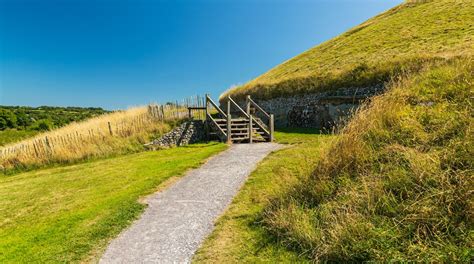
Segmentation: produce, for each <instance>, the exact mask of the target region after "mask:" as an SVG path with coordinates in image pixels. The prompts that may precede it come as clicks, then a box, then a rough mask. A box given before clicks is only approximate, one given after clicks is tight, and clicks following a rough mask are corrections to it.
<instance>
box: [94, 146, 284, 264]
mask: <svg viewBox="0 0 474 264" xmlns="http://www.w3.org/2000/svg"><path fill="white" fill-rule="evenodd" d="M279 148H280V145H278V144H275V143H259V144H235V145H232V146H231V147H230V148H229V149H227V150H226V151H224V152H222V153H220V154H218V155H217V156H215V157H213V158H211V159H210V160H209V161H208V162H207V163H206V164H204V165H203V166H201V167H200V168H198V169H195V170H192V171H189V172H188V173H187V174H186V175H185V176H184V177H183V178H182V179H180V180H179V181H178V182H177V183H175V184H174V185H173V186H171V187H170V188H168V189H166V190H165V191H163V192H159V193H156V194H153V195H151V196H150V197H148V198H147V204H148V207H147V209H146V210H145V212H144V213H143V215H142V216H141V217H140V219H138V220H137V221H135V222H134V223H133V224H132V226H131V227H130V228H128V229H127V230H125V231H124V232H122V233H121V234H120V235H119V236H118V237H117V238H116V239H115V240H113V241H112V242H111V244H110V245H109V246H108V248H107V250H106V252H105V254H104V255H103V256H102V258H101V260H100V263H188V262H190V261H191V258H192V256H193V254H194V252H195V251H196V250H197V249H198V248H199V246H200V244H201V243H202V241H203V240H204V239H205V238H206V236H207V235H209V234H210V232H211V231H212V229H213V226H214V225H213V224H214V221H215V220H216V218H217V217H218V216H219V215H220V214H221V213H222V212H223V211H224V210H225V208H226V207H227V206H228V205H229V204H230V202H231V201H232V198H233V197H234V196H235V195H236V194H237V192H238V190H239V188H240V187H241V185H242V184H243V183H244V182H245V180H246V178H247V176H248V175H249V174H250V173H251V172H252V170H253V169H254V168H255V167H256V165H257V163H258V162H259V161H261V160H262V159H263V158H264V157H265V156H267V155H268V154H269V153H270V152H272V151H274V150H277V149H279Z"/></svg>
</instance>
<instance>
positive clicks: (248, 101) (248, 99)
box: [245, 95, 250, 115]
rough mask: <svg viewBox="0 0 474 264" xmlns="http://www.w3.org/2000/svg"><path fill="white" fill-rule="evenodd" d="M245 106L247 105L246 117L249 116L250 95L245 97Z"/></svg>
mask: <svg viewBox="0 0 474 264" xmlns="http://www.w3.org/2000/svg"><path fill="white" fill-rule="evenodd" d="M245 102H246V105H247V109H246V110H247V115H250V95H247V98H246V99H245Z"/></svg>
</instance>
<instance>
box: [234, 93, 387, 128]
mask: <svg viewBox="0 0 474 264" xmlns="http://www.w3.org/2000/svg"><path fill="white" fill-rule="evenodd" d="M383 90H384V87H383V85H377V86H373V87H366V88H346V89H338V90H337V91H331V92H322V93H315V94H307V95H297V96H291V97H280V98H274V99H270V100H254V101H256V103H257V104H258V105H260V106H261V107H262V108H263V109H264V110H265V111H267V112H269V113H272V114H274V118H275V126H276V127H313V128H318V129H331V128H332V127H334V126H335V125H337V124H340V123H341V122H344V121H345V120H347V118H348V117H349V116H350V115H351V113H352V112H353V111H354V110H355V109H356V108H357V107H358V106H359V105H360V104H361V102H363V101H365V100H367V98H370V97H371V96H374V95H376V94H379V93H381V92H382V91H383ZM240 104H242V105H244V104H245V103H242V102H241V103H240Z"/></svg>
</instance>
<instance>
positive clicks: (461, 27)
mask: <svg viewBox="0 0 474 264" xmlns="http://www.w3.org/2000/svg"><path fill="white" fill-rule="evenodd" d="M472 21H474V4H473V2H472V1H455V0H438V1H408V2H406V3H404V4H401V5H400V6H397V7H395V8H392V9H390V10H388V11H386V12H385V13H382V14H380V15H378V16H376V17H374V18H371V19H369V20H368V21H366V22H364V23H362V24H361V25H359V26H357V27H355V28H353V29H351V30H349V31H347V32H346V33H344V34H342V35H340V36H338V37H336V38H334V39H331V40H329V41H327V42H325V43H322V44H321V45H318V46H316V47H314V48H312V49H310V50H308V51H306V52H304V53H302V54H301V55H298V56H296V57H294V58H292V59H290V60H288V61H286V62H284V63H282V64H281V65H279V66H277V67H275V68H273V69H271V70H270V71H268V72H267V73H265V74H263V75H261V76H260V77H258V78H256V79H254V80H252V81H250V82H249V83H247V84H245V85H243V86H240V87H236V88H235V89H232V90H229V91H227V92H226V93H225V94H224V95H231V96H233V97H236V98H243V96H245V95H246V94H251V95H252V96H254V97H256V98H265V99H269V98H273V97H279V96H286V95H295V94H304V93H311V92H317V91H324V90H331V89H337V88H340V87H355V86H366V85H371V84H374V83H383V82H386V81H388V80H390V79H391V78H392V77H393V76H396V75H398V74H399V73H400V72H402V71H404V69H419V68H420V67H421V65H423V64H424V63H426V61H431V60H442V59H444V58H450V57H453V56H465V55H468V54H472V50H473V47H474V41H473V37H474V23H473V22H472Z"/></svg>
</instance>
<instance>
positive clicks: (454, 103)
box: [263, 58, 474, 263]
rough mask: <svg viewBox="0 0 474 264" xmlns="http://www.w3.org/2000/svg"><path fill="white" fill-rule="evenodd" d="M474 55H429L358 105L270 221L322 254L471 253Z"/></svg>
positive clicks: (383, 257) (446, 258)
mask: <svg viewBox="0 0 474 264" xmlns="http://www.w3.org/2000/svg"><path fill="white" fill-rule="evenodd" d="M473 69H474V64H473V63H472V58H465V59H455V60H452V61H448V62H439V63H434V64H433V65H426V67H425V68H424V69H423V70H421V71H420V72H419V73H418V72H416V73H408V74H407V76H406V77H404V78H402V79H400V80H398V81H397V80H394V81H393V82H392V84H391V89H390V90H389V92H387V93H386V94H384V95H381V96H378V97H376V98H373V100H372V102H371V104H370V105H368V106H366V107H365V108H362V109H361V110H360V111H359V112H357V113H356V115H355V117H354V118H353V119H352V120H351V122H350V123H349V124H348V125H347V126H346V127H345V128H344V129H343V131H342V133H341V135H340V137H339V139H338V140H337V141H335V142H333V144H331V145H330V146H329V147H328V148H326V149H325V150H324V153H323V154H322V156H321V159H320V161H319V163H318V164H317V166H316V167H315V169H314V171H313V173H312V174H311V175H308V177H306V178H302V179H301V180H300V182H298V183H297V184H295V185H293V186H291V187H288V191H286V192H282V193H280V194H277V195H276V198H275V199H273V200H272V201H271V203H270V205H269V206H268V207H267V208H266V210H265V213H264V215H263V222H264V223H265V226H266V228H267V229H268V230H270V231H271V232H272V233H273V234H275V235H276V236H277V237H278V238H279V239H280V240H281V241H282V243H284V244H287V245H288V247H291V248H295V249H297V250H298V251H300V252H302V253H303V254H304V255H306V256H307V257H309V258H311V259H312V260H313V261H314V262H335V263H339V262H382V263H385V262H436V263H456V262H459V263H469V262H472V259H473V256H474V251H473V250H472V248H473V245H474V239H473V236H472V232H473V226H474V210H473V208H474V196H473V192H472V190H473V186H474V181H473V180H474V178H473V175H474V163H473V161H474V160H473V158H472V157H473V150H474V133H473V131H474V130H473V128H474V115H473V113H474V112H473V100H472V98H473V97H472V95H473V94H474V87H473V85H472V84H473V82H472V81H473V79H474V75H473V73H474V71H473Z"/></svg>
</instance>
